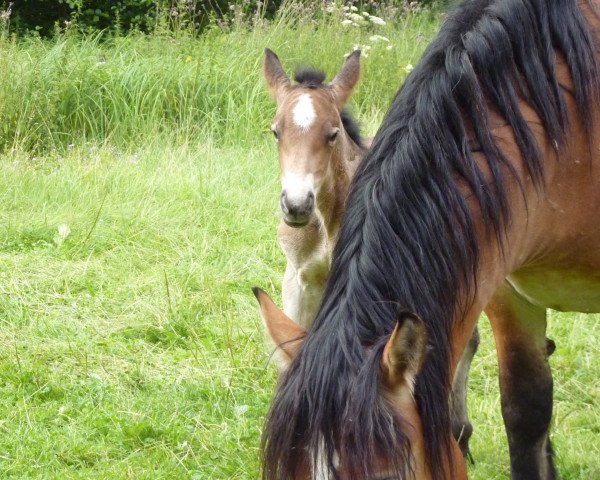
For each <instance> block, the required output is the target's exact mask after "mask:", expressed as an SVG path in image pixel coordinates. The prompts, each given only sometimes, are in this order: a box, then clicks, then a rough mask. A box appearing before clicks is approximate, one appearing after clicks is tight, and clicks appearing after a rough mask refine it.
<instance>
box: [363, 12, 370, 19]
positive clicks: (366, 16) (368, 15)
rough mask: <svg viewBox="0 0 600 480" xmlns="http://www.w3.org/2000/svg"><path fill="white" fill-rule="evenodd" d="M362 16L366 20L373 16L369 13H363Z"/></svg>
mask: <svg viewBox="0 0 600 480" xmlns="http://www.w3.org/2000/svg"><path fill="white" fill-rule="evenodd" d="M362 16H363V17H365V18H369V17H370V16H371V14H370V13H369V12H362Z"/></svg>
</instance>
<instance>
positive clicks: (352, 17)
mask: <svg viewBox="0 0 600 480" xmlns="http://www.w3.org/2000/svg"><path fill="white" fill-rule="evenodd" d="M348 18H349V19H350V20H352V21H353V22H356V23H360V22H362V21H363V17H361V16H360V15H359V14H358V13H349V14H348Z"/></svg>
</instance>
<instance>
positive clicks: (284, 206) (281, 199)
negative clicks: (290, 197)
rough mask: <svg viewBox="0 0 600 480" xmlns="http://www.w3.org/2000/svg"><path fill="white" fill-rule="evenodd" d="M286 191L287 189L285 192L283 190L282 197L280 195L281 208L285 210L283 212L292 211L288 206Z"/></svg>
mask: <svg viewBox="0 0 600 480" xmlns="http://www.w3.org/2000/svg"><path fill="white" fill-rule="evenodd" d="M286 197H287V195H286V193H285V190H284V191H283V192H281V197H279V206H280V207H281V210H282V211H283V213H286V214H287V213H290V210H289V208H288V206H287V202H286Z"/></svg>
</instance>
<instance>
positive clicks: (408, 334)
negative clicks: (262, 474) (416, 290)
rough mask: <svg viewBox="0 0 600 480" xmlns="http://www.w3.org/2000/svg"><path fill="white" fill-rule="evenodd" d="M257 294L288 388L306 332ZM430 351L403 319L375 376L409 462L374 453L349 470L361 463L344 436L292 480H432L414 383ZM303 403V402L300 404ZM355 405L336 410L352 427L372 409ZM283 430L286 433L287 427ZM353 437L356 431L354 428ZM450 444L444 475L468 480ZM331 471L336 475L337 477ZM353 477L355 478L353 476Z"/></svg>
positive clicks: (413, 323)
mask: <svg viewBox="0 0 600 480" xmlns="http://www.w3.org/2000/svg"><path fill="white" fill-rule="evenodd" d="M254 294H255V295H256V298H257V299H258V302H259V305H260V310H261V314H262V317H263V320H264V323H265V326H266V330H267V332H268V334H269V336H270V337H271V339H272V341H273V342H274V343H275V345H276V347H277V352H276V358H277V360H278V366H279V370H280V376H281V377H282V378H281V379H282V381H283V382H286V381H287V380H288V379H287V378H286V376H285V371H286V369H287V368H288V367H289V366H290V364H291V363H292V362H293V360H294V358H295V357H296V355H297V354H298V352H299V350H300V347H301V345H302V342H303V341H304V338H305V333H306V332H305V331H304V330H303V329H302V328H301V327H300V326H298V325H297V324H296V323H295V322H293V321H292V320H291V319H289V318H288V317H287V316H286V315H285V314H284V313H283V312H282V311H281V310H280V309H279V308H278V307H277V306H276V305H275V304H274V303H273V301H272V300H271V298H270V297H269V296H268V295H267V294H266V293H265V292H264V291H262V290H260V289H258V288H255V289H254ZM366 349H369V347H366ZM426 351H427V331H426V328H425V325H424V324H423V322H422V321H421V320H420V319H419V317H417V316H416V315H413V314H410V313H402V314H401V315H400V317H399V319H398V322H397V324H396V327H395V328H394V330H393V331H392V333H391V335H390V337H389V339H388V340H387V341H386V343H385V345H384V346H383V349H382V354H381V356H380V357H379V360H378V363H377V364H375V367H376V368H374V371H372V372H371V373H372V375H373V377H375V378H377V382H378V384H379V385H378V388H377V391H378V392H379V393H378V395H379V396H380V398H378V399H376V402H379V403H380V404H382V405H386V407H387V408H388V409H389V414H390V415H391V416H395V417H396V418H398V419H401V421H400V429H401V430H400V431H399V432H398V433H399V435H398V441H399V443H402V442H404V443H405V446H404V447H401V448H400V451H401V452H404V453H405V456H404V458H400V459H399V458H398V457H397V456H395V455H394V456H391V455H390V453H391V452H386V451H378V449H377V447H375V449H374V450H373V451H369V452H368V453H367V454H366V457H364V458H368V463H369V465H360V466H359V467H358V468H357V465H356V464H354V465H350V464H351V463H352V462H356V459H354V458H349V454H350V453H352V451H353V450H352V447H350V448H347V446H346V445H344V444H343V442H348V441H349V442H352V435H348V436H345V435H343V436H342V438H336V439H334V442H335V443H336V448H335V450H334V451H318V449H314V450H317V451H314V450H313V451H307V452H306V454H305V455H304V456H303V458H300V459H297V458H296V459H295V460H294V468H293V470H294V471H295V472H296V473H295V474H294V475H293V478H295V479H298V480H330V479H334V478H335V479H336V480H338V479H339V480H347V479H352V480H357V479H359V478H360V480H405V479H416V480H429V479H431V478H432V476H431V473H430V470H429V466H428V459H427V456H426V452H425V448H424V442H423V433H422V426H421V417H420V415H419V410H418V408H417V404H416V402H415V398H414V382H415V378H416V376H417V374H418V373H419V371H420V369H421V367H422V365H423V360H424V358H425V355H426ZM322 368H327V366H325V365H323V366H322ZM354 390H355V391H354V394H355V395H356V396H360V395H361V394H362V392H361V391H360V389H354ZM301 400H302V399H298V401H301ZM355 400H356V399H352V401H347V403H346V404H345V405H336V408H340V409H342V410H344V409H347V411H348V414H347V416H346V420H347V421H348V422H352V421H353V420H355V419H356V417H357V415H360V414H361V412H360V411H359V410H356V411H353V409H356V408H357V406H358V407H359V409H360V405H361V404H364V405H365V409H369V408H370V406H369V405H368V402H367V401H366V399H361V400H359V401H358V402H356V401H355ZM371 400H373V399H371ZM349 406H350V409H349V410H348V407H349ZM295 420H296V419H291V418H290V419H288V423H287V428H293V427H292V425H293V423H294V421H295ZM282 428H285V427H284V426H282ZM384 428H390V429H391V428H395V427H394V426H393V424H392V418H391V417H390V418H389V419H388V423H387V424H384ZM349 431H352V429H351V428H350V429H349ZM321 434H322V435H326V434H327V433H326V432H321ZM450 441H451V442H452V452H451V455H452V459H451V462H449V463H448V465H446V467H445V469H446V471H447V472H450V469H451V468H452V469H453V470H452V472H453V473H452V474H451V475H450V477H449V478H453V479H457V480H458V479H466V478H467V476H466V470H465V465H464V460H463V456H462V453H461V451H460V449H459V447H458V444H457V443H456V442H455V441H454V439H453V438H452V439H451V440H450ZM371 446H374V445H371ZM386 453H387V454H388V455H386ZM396 453H397V451H396ZM401 456H402V455H401ZM267 462H268V458H267ZM450 463H451V464H452V465H453V466H452V467H450ZM273 467H275V469H277V468H281V466H274V465H268V464H267V465H265V468H266V469H269V468H273ZM332 470H335V473H334V472H333V471H332ZM357 470H358V471H360V472H362V473H361V474H360V475H359V476H357V473H356V472H357ZM283 471H285V470H283ZM348 471H350V472H352V473H348ZM279 474H281V471H279V473H273V474H267V475H266V478H268V479H270V478H279V476H278V475H279Z"/></svg>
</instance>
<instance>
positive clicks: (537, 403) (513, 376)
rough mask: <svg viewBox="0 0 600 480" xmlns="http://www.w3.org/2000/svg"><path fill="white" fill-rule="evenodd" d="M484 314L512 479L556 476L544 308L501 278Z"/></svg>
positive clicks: (548, 350)
mask: <svg viewBox="0 0 600 480" xmlns="http://www.w3.org/2000/svg"><path fill="white" fill-rule="evenodd" d="M485 312H486V313H487V315H488V317H489V319H490V321H491V324H492V329H493V330H494V337H495V339H496V348H497V351H498V360H499V367H500V394H501V403H502V416H503V417H504V424H505V428H506V433H507V435H508V447H509V451H510V473H511V479H513V480H538V479H539V480H552V479H555V478H556V471H555V469H554V462H553V458H552V446H551V445H550V438H549V427H550V420H551V417H552V374H551V372H550V366H549V365H548V354H549V353H551V348H550V346H549V344H548V342H547V340H546V309H545V308H541V307H538V306H535V305H532V304H531V303H529V302H528V301H527V300H526V299H525V298H523V297H522V296H521V295H519V294H518V293H517V292H516V291H515V290H514V288H512V287H511V285H510V284H509V283H508V282H505V283H504V284H503V285H502V286H501V287H500V288H499V289H498V291H497V292H496V293H495V294H494V297H493V299H492V301H491V302H490V304H489V305H488V306H487V307H486V309H485Z"/></svg>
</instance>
